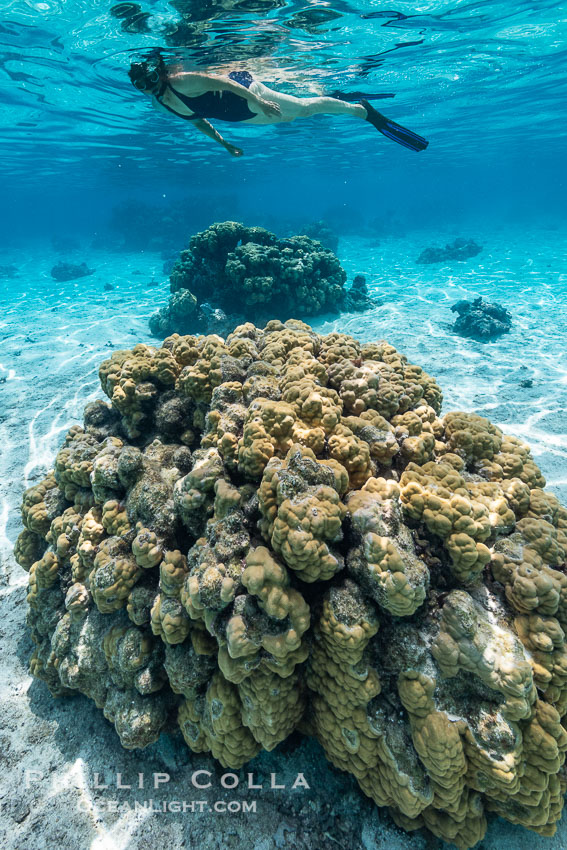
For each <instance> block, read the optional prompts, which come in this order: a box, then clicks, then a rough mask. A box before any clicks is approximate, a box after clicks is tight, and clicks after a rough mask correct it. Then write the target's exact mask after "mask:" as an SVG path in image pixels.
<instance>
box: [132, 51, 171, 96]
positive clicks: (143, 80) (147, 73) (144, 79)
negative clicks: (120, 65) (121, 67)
mask: <svg viewBox="0 0 567 850" xmlns="http://www.w3.org/2000/svg"><path fill="white" fill-rule="evenodd" d="M128 76H129V77H130V80H131V81H132V85H134V86H136V88H137V89H139V90H140V91H146V92H150V93H153V92H155V91H157V90H158V89H159V88H160V86H161V84H162V83H163V82H165V80H166V79H167V68H166V66H165V63H164V61H163V59H162V57H161V54H160V53H159V52H158V51H154V52H153V53H152V54H150V56H149V57H148V58H147V59H144V61H143V62H132V63H131V65H130V69H129V71H128Z"/></svg>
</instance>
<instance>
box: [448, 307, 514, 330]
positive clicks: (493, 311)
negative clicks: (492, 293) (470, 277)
mask: <svg viewBox="0 0 567 850" xmlns="http://www.w3.org/2000/svg"><path fill="white" fill-rule="evenodd" d="M451 312H452V313H457V318H456V319H455V322H454V324H453V330H454V331H455V333H457V334H460V336H467V337H471V338H472V339H478V340H487V339H494V338H495V337H497V336H501V335H502V334H505V333H508V331H509V330H510V328H511V327H512V315H511V313H510V312H509V311H508V310H507V309H506V308H505V307H503V306H502V304H497V303H496V302H493V303H491V302H490V301H485V300H484V299H483V298H481V297H479V298H475V299H474V301H457V303H456V304H453V306H452V307H451Z"/></svg>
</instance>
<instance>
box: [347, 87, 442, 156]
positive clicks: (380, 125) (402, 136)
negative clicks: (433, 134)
mask: <svg viewBox="0 0 567 850" xmlns="http://www.w3.org/2000/svg"><path fill="white" fill-rule="evenodd" d="M359 102H360V103H361V104H362V106H364V108H365V109H366V113H367V114H366V120H367V121H369V122H370V124H372V126H373V127H376V129H377V130H378V131H379V132H380V133H382V135H384V136H387V137H388V138H389V139H392V140H393V141H394V142H397V143H398V144H399V145H403V146H404V147H405V148H409V149H410V150H412V151H424V150H425V148H426V147H427V145H428V144H429V142H428V141H427V139H424V138H423V136H418V135H417V133H412V131H411V130H407V129H406V128H405V127H402V126H401V125H400V124H396V122H395V121H391V120H390V119H389V118H386V116H385V115H382V113H381V112H378V110H377V109H374V107H373V106H371V105H370V104H369V103H368V101H367V100H366V99H364V98H363V99H362V100H361V101H359Z"/></svg>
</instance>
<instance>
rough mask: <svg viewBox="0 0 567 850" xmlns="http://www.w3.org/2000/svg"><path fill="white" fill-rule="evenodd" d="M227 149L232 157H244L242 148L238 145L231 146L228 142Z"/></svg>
mask: <svg viewBox="0 0 567 850" xmlns="http://www.w3.org/2000/svg"><path fill="white" fill-rule="evenodd" d="M225 147H226V149H227V151H228V152H229V154H230V155H231V156H242V154H243V153H244V151H243V150H242V148H237V147H236V145H231V144H230V142H227V143H226V145H225Z"/></svg>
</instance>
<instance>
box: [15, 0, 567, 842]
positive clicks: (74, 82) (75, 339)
mask: <svg viewBox="0 0 567 850" xmlns="http://www.w3.org/2000/svg"><path fill="white" fill-rule="evenodd" d="M155 47H161V48H162V49H163V50H164V55H165V56H166V58H170V59H171V60H176V61H181V62H182V63H183V64H184V66H185V68H186V69H187V70H205V69H212V70H213V71H214V70H216V71H219V70H222V71H225V72H226V71H227V70H228V69H236V70H249V71H250V72H251V73H252V74H253V75H254V76H255V77H256V78H257V79H259V80H261V81H262V82H264V83H265V84H266V85H268V86H270V87H273V88H275V89H277V90H279V91H283V92H286V93H289V94H294V95H296V96H298V97H307V96H313V95H317V94H326V93H331V92H336V91H345V92H352V91H360V92H363V93H367V94H372V93H377V92H378V93H380V92H382V93H389V94H394V95H395V96H394V97H392V98H388V99H384V100H378V101H374V103H375V105H376V106H377V107H378V108H380V109H381V110H383V111H384V112H385V113H386V114H387V115H388V116H389V117H391V118H392V119H393V120H395V121H398V122H400V123H402V124H403V125H404V126H407V127H410V128H411V129H412V130H415V131H416V132H418V133H420V134H421V135H423V136H425V137H426V138H427V139H428V140H429V142H430V144H429V147H428V149H427V150H426V151H425V152H423V153H420V154H419V155H416V154H415V153H413V152H411V151H408V150H406V149H404V148H403V147H401V146H398V145H396V144H394V143H393V142H391V141H388V140H387V139H385V138H384V137H383V136H381V135H379V134H378V133H377V132H376V131H375V130H374V129H373V128H372V127H371V126H370V125H369V124H368V123H366V122H364V121H358V120H354V119H351V118H347V117H333V116H317V117H313V118H310V119H305V120H298V121H296V122H293V123H289V124H281V125H278V126H273V127H271V126H269V127H251V126H242V125H236V124H234V125H229V124H225V125H221V124H220V123H218V124H217V125H216V126H217V127H218V129H219V130H221V132H222V133H223V135H225V137H226V138H227V139H228V140H229V141H230V142H232V143H234V144H236V145H238V146H239V147H241V148H243V149H244V156H243V157H242V158H239V159H233V158H231V157H230V156H229V155H228V153H226V152H225V151H224V150H223V149H222V148H221V147H220V146H218V145H215V143H214V142H213V141H211V140H209V139H206V138H205V137H204V136H202V135H201V134H200V133H198V132H197V131H196V130H195V129H194V128H193V127H191V126H190V125H189V124H188V123H187V122H182V121H180V120H178V119H176V118H174V117H173V116H169V115H164V114H161V113H158V112H156V111H155V110H153V109H152V107H151V104H150V102H149V100H148V99H146V98H144V97H143V96H142V95H141V94H140V93H139V92H138V91H137V90H136V89H134V88H133V86H132V85H131V83H130V81H129V79H128V76H127V71H128V68H129V66H130V63H131V62H132V61H139V59H140V58H143V57H144V56H146V55H147V53H148V52H149V51H150V50H151V49H153V48H155ZM566 59H567V15H566V14H565V4H564V3H561V2H551V0H549V2H545V0H534V2H515V3H512V2H509V1H508V2H489V0H486V2H475V3H472V2H468V0H439V2H436V0H431V2H428V0H422V2H419V0H416V2H408V0H398V2H395V3H379V2H374V0H367V2H358V3H356V4H354V3H349V2H344V0H336V1H335V0H305V2H301V0H297V2H286V0H208V2H198V0H187V2H185V0H172V2H169V3H168V2H165V0H157V2H153V0H142V2H140V4H138V5H136V4H132V3H130V4H125V3H122V4H113V3H112V2H110V0H90V2H79V0H39V2H35V0H4V2H2V4H1V8H0V185H1V186H2V204H1V207H0V252H1V253H0V266H14V267H15V276H14V277H10V276H8V274H7V273H5V272H4V273H3V276H2V275H0V549H1V551H2V554H3V556H6V557H8V556H9V553H10V551H11V548H12V546H13V543H14V540H15V538H16V536H17V534H18V532H19V511H18V504H19V500H20V498H21V492H22V489H23V487H24V486H27V485H29V484H30V483H34V482H36V481H37V480H38V479H39V478H41V477H42V476H43V474H44V473H45V471H46V469H48V468H49V467H50V465H51V464H52V462H53V457H54V453H55V451H56V450H57V447H58V445H59V444H60V442H61V440H62V437H63V434H64V433H65V431H66V430H67V429H68V428H69V427H70V426H71V425H72V424H74V423H76V422H77V421H79V420H80V416H81V411H82V408H83V406H84V404H85V402H86V401H87V400H89V399H92V398H95V397H97V396H100V390H99V385H98V378H97V366H98V364H99V363H100V361H101V360H102V359H104V358H105V357H107V356H108V354H109V351H110V350H112V349H114V348H125V347H132V345H134V344H135V343H136V342H139V341H142V342H147V343H151V342H152V341H153V342H155V340H152V337H151V336H150V334H149V330H148V324H147V322H148V318H149V316H150V315H151V313H152V312H153V311H154V310H155V309H156V308H157V307H160V306H162V305H163V304H165V302H166V300H167V297H168V280H167V275H166V274H165V273H164V271H163V261H164V256H163V254H164V253H165V254H167V252H168V251H169V252H172V251H178V250H180V249H181V248H183V247H184V246H185V245H186V244H187V242H188V239H189V237H190V236H191V234H193V233H194V232H196V231H197V230H201V229H203V228H205V227H207V226H208V225H209V224H211V223H212V222H213V221H219V220H225V219H236V220H243V221H245V222H246V223H248V224H250V225H262V226H266V227H269V228H270V229H273V230H275V231H276V232H278V233H284V232H285V233H289V232H293V230H294V229H296V228H299V227H300V226H303V225H304V224H305V223H308V222H310V221H314V220H317V219H321V218H323V219H325V220H326V221H327V222H328V223H329V224H330V225H331V227H332V228H333V229H334V230H335V231H336V233H337V234H338V236H339V238H340V242H339V248H338V250H337V253H338V256H339V259H340V261H341V264H342V265H343V267H344V268H345V270H346V272H347V275H348V278H349V280H352V278H353V277H354V275H355V274H359V273H362V274H364V275H365V276H366V278H367V281H368V284H369V290H370V293H371V294H372V295H374V296H379V298H380V301H381V303H380V306H379V307H377V308H376V309H373V310H370V311H368V312H366V313H364V314H356V315H352V314H348V315H345V316H341V317H340V318H339V317H337V316H320V317H315V318H313V319H311V318H309V320H310V321H311V323H312V324H313V326H314V327H315V328H316V330H317V331H319V332H323V333H325V332H329V331H330V330H335V329H340V330H345V331H347V332H349V333H351V334H353V335H355V336H357V337H358V338H360V339H362V340H364V341H367V340H372V339H379V338H387V339H388V340H389V341H390V342H391V343H393V344H394V345H395V346H396V347H398V348H399V349H400V350H401V351H403V352H404V353H406V354H407V355H408V357H409V358H410V360H412V361H414V362H417V363H419V364H420V365H422V366H424V367H425V368H426V369H427V370H428V371H430V372H431V373H432V374H434V375H435V377H436V378H437V380H438V381H439V383H440V384H441V386H442V388H443V391H444V397H445V404H444V411H447V410H450V409H464V410H471V411H475V412H477V413H480V414H482V415H484V416H488V417H489V418H490V419H491V420H492V421H494V422H495V423H496V424H498V425H499V427H501V428H502V429H503V430H505V431H506V432H507V433H513V434H516V435H518V436H520V437H522V439H525V440H526V441H527V442H529V443H530V445H531V447H532V450H533V453H534V455H535V459H536V461H537V462H538V464H539V465H540V466H541V468H542V470H543V472H544V474H545V476H546V478H547V481H548V486H549V489H551V490H552V491H553V492H555V493H556V494H557V495H558V496H559V497H560V498H561V499H562V500H563V501H564V502H565V501H567V417H566V415H565V410H566V409H567V269H566V265H565V261H566V257H567V205H566V204H565V197H566V192H567V72H566V64H565V63H566ZM213 123H215V122H213ZM135 218H136V220H134V219H135ZM166 233H167V234H168V236H167V239H166V238H165V236H164V234H166ZM458 236H464V237H465V238H473V239H475V240H476V241H477V242H478V243H479V244H481V245H482V252H481V253H480V254H479V255H477V256H476V257H474V258H472V259H470V260H468V261H466V262H464V263H452V264H451V263H445V264H439V265H431V266H421V265H416V263H415V260H416V258H417V257H418V256H419V254H420V253H421V251H422V250H423V249H424V248H426V247H428V246H430V245H444V244H445V243H446V242H449V241H452V240H453V239H454V238H456V237H458ZM166 243H167V244H166ZM60 260H69V261H71V262H77V263H80V262H86V263H87V265H88V266H89V267H91V268H93V269H94V270H95V271H94V274H93V275H92V276H89V277H86V278H84V279H80V280H74V281H70V282H68V283H56V282H55V281H54V280H53V278H52V277H51V274H50V270H51V268H52V266H53V265H55V263H57V262H58V261H60ZM105 284H110V285H111V286H112V289H105V288H104V286H105ZM479 295H482V296H483V297H485V298H487V299H489V300H497V301H499V302H501V303H502V304H504V305H505V306H506V307H507V308H508V309H509V310H510V311H511V313H512V315H513V328H512V331H511V332H510V333H509V334H507V335H505V336H504V337H502V338H500V339H499V340H498V341H496V342H493V343H488V344H478V343H476V342H474V341H472V340H466V339H463V338H460V337H456V336H455V335H454V334H453V333H452V331H451V329H450V326H449V325H450V322H451V321H452V319H453V318H454V317H453V316H452V315H451V313H450V306H451V305H452V304H453V303H454V302H455V301H457V300H459V299H462V298H469V299H470V298H473V297H477V296H479ZM298 318H306V317H303V316H300V317H298ZM522 382H523V383H525V384H526V386H522ZM530 382H531V383H530ZM24 578H25V577H24ZM10 581H11V582H12V583H15V584H14V586H16V587H17V586H19V584H21V583H22V573H21V571H16V570H15V569H14V571H13V573H12V574H11V578H10ZM62 811H63V812H64V808H63V809H62ZM564 821H565V818H564V819H563V822H562V825H561V827H560V831H559V833H558V835H557V836H556V838H555V839H543V838H541V837H538V836H533V835H531V834H529V833H527V832H525V831H522V830H514V829H513V828H512V827H510V826H509V825H506V824H503V823H502V822H500V823H498V824H494V825H492V826H491V828H490V830H489V833H488V836H487V839H486V840H485V841H484V843H483V846H485V847H486V848H490V850H500V848H510V850H511V848H516V847H522V848H524V847H525V848H528V847H530V848H532V847H538V848H545V847H549V848H554V850H562V848H564V847H565V846H567V827H566V826H565V823H564ZM109 834H110V833H109ZM383 838H384V841H385V842H386V843H384V844H383V845H379V844H377V845H376V846H384V847H386V846H392V847H394V844H393V842H394V840H395V841H401V842H402V843H401V844H399V845H398V844H396V845H395V846H396V847H398V846H399V847H405V846H407V847H412V848H418V847H421V846H422V845H421V844H419V840H421V839H417V838H415V839H414V838H410V837H408V838H405V837H402V838H400V835H399V833H394V832H392V833H384V837H383ZM93 840H94V839H93ZM105 840H106V839H105ZM101 841H102V839H101ZM112 841H114V839H112ZM109 842H110V843H108V844H104V843H102V844H100V845H93V847H94V846H96V847H100V848H102V847H103V846H104V850H107V848H111V850H114V847H117V848H118V847H120V848H121V850H122V848H126V847H129V848H130V847H137V846H138V845H137V844H136V843H130V844H129V843H128V838H127V837H126V839H124V837H122V838H121V839H120V840H118V839H116V841H115V843H114V844H113V843H112V842H111V839H109ZM522 842H523V843H522ZM13 846H14V847H16V846H22V847H23V846H24V844H21V845H17V844H14V845H13ZM140 846H142V845H140ZM210 846H211V848H212V847H213V846H216V845H214V844H213V843H212V840H211V844H210ZM329 846H334V845H329ZM345 846H349V847H350V845H349V844H348V843H347V844H345ZM431 846H435V847H436V846H437V845H436V844H434V845H431ZM365 847H372V845H371V844H365Z"/></svg>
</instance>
